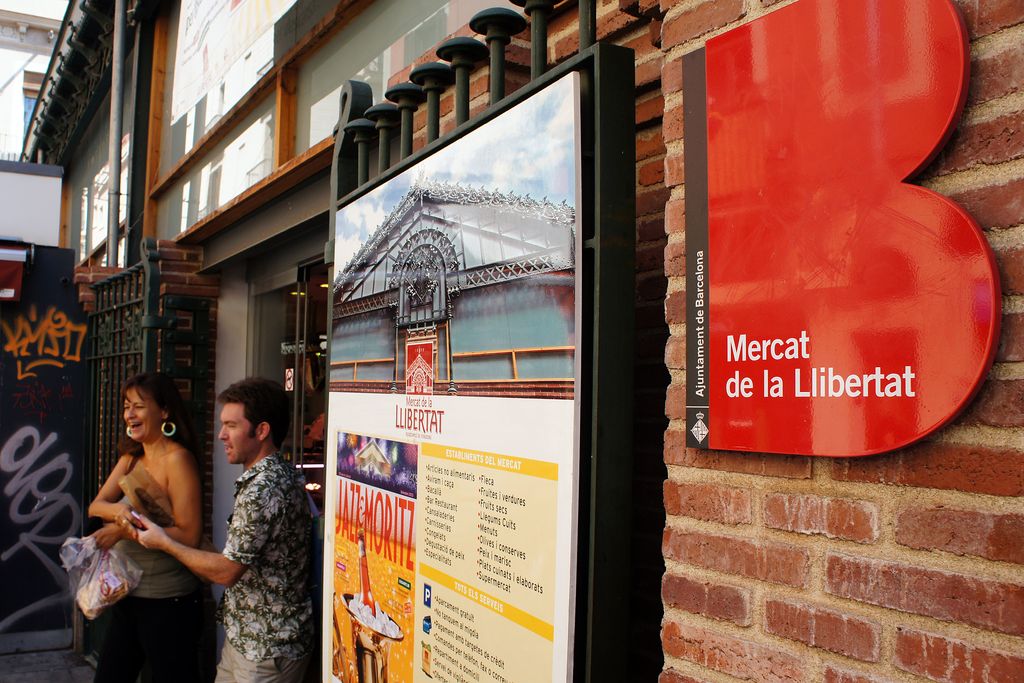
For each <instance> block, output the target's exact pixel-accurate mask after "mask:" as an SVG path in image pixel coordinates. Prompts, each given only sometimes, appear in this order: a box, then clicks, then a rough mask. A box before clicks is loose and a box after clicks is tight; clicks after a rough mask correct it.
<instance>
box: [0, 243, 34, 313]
mask: <svg viewBox="0 0 1024 683" xmlns="http://www.w3.org/2000/svg"><path fill="white" fill-rule="evenodd" d="M27 255H28V252H27V251H26V250H25V249H19V248H6V247H0V301H21V276H22V273H23V271H24V270H25V260H26V259H27Z"/></svg>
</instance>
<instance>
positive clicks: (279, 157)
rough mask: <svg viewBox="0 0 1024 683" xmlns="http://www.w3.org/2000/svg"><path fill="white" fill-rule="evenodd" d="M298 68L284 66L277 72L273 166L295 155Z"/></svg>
mask: <svg viewBox="0 0 1024 683" xmlns="http://www.w3.org/2000/svg"><path fill="white" fill-rule="evenodd" d="M297 82H298V70H297V69H295V68H294V67H291V66H286V67H284V68H283V69H281V70H280V71H278V72H277V99H276V101H275V103H274V168H275V169H276V168H280V166H281V164H283V163H285V162H286V161H288V160H289V159H291V158H292V157H293V156H295V121H296V99H297V98H296V97H295V93H296V90H297V88H296V84H297Z"/></svg>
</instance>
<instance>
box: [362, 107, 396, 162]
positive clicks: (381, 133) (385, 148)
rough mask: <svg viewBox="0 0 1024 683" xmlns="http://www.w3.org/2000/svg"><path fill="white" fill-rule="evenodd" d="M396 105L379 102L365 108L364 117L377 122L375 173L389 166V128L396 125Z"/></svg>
mask: <svg viewBox="0 0 1024 683" xmlns="http://www.w3.org/2000/svg"><path fill="white" fill-rule="evenodd" d="M400 116H401V115H400V114H399V113H398V107H396V106H395V105H393V104H391V103H390V102H380V103H379V104H375V105H373V106H372V107H370V108H369V109H367V110H366V118H368V119H370V120H371V121H373V122H374V123H375V124H377V136H378V138H377V173H378V174H380V173H383V172H384V171H386V170H388V169H389V168H391V129H392V128H394V127H395V126H397V125H398V119H399V117H400Z"/></svg>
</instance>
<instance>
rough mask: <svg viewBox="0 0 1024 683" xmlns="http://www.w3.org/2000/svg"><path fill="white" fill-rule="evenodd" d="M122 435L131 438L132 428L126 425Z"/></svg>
mask: <svg viewBox="0 0 1024 683" xmlns="http://www.w3.org/2000/svg"><path fill="white" fill-rule="evenodd" d="M124 433H125V434H127V435H128V438H129V439H130V438H132V426H131V425H128V426H127V427H125V428H124Z"/></svg>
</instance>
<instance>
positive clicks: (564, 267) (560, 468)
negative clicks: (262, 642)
mask: <svg viewBox="0 0 1024 683" xmlns="http://www.w3.org/2000/svg"><path fill="white" fill-rule="evenodd" d="M579 101H580V94H579V76H578V74H576V73H572V74H570V75H567V76H564V77H563V78H561V79H559V80H556V81H555V82H553V83H552V84H551V85H549V86H548V87H547V88H545V89H543V90H541V91H540V92H538V93H536V94H534V95H532V96H531V97H529V98H528V99H526V100H525V101H523V102H522V103H520V104H518V105H517V106H515V107H513V108H511V109H509V110H508V111H506V112H504V113H502V114H500V115H498V116H496V117H495V118H493V119H492V120H490V121H488V122H487V123H486V124H484V125H482V126H480V127H478V128H476V129H475V130H472V131H471V132H469V133H467V134H465V135H463V136H462V137H460V138H458V139H456V140H455V141H454V142H452V143H451V144H449V145H448V146H446V147H444V148H442V149H440V150H439V151H437V152H435V153H434V154H432V155H430V156H428V157H426V158H424V159H423V160H422V161H420V162H419V163H418V164H416V165H415V166H413V167H411V168H409V169H407V170H405V171H404V172H402V173H399V174H398V175H396V176H394V177H392V178H390V179H388V180H386V181H385V182H383V183H381V184H379V185H377V186H376V187H375V188H373V189H371V190H370V191H368V192H366V193H365V194H363V195H361V196H359V197H358V198H357V199H355V200H353V201H351V202H349V203H348V204H346V205H345V206H343V207H342V208H340V209H339V210H338V212H337V216H336V226H337V227H336V233H335V235H334V239H335V245H336V251H335V258H334V264H335V268H336V275H335V279H334V281H333V284H332V306H333V317H332V333H331V334H332V337H331V375H330V395H329V409H328V434H329V444H330V447H329V449H328V458H327V467H328V472H329V474H328V478H327V482H328V495H327V501H326V504H327V510H328V511H330V512H329V513H328V519H330V518H331V517H332V516H333V520H334V524H333V529H334V531H333V536H331V535H330V534H328V541H327V543H328V545H327V551H326V552H325V564H326V566H325V572H324V582H325V587H326V588H325V602H324V607H325V609H324V634H325V635H324V647H323V652H324V669H323V670H324V675H325V680H330V681H333V682H335V683H339V682H343V683H356V682H357V681H375V682H378V683H386V682H388V681H390V682H391V683H406V682H410V681H415V682H418V683H428V682H429V681H437V680H441V681H509V682H512V681H538V682H539V681H562V682H564V681H567V680H569V679H570V677H571V668H572V654H571V653H572V646H571V644H572V635H571V634H572V627H573V624H574V623H575V622H574V619H575V615H574V609H575V574H576V571H575V563H576V556H575V553H576V528H577V523H578V522H577V514H576V510H577V495H578V492H577V479H578V476H577V461H578V453H577V444H578V439H579V428H578V419H579V418H578V406H577V402H578V386H579V382H578V377H579V354H578V353H577V338H578V337H577V330H578V329H579V327H580V300H581V298H580V297H578V296H577V291H578V289H579V276H578V272H577V267H576V264H577V260H578V253H579V250H580V248H581V245H580V237H579V235H580V231H579V229H578V215H579V214H578V211H577V206H578V203H579V199H578V194H579V184H578V179H579V177H580V174H579V171H578V165H579V157H580V153H579V149H578V145H577V139H576V136H577V131H579V129H580V120H579V116H580V115H579V110H578V103H579ZM524 130H529V131H531V132H532V134H531V135H529V136H524V135H522V131H524ZM538 140H543V141H544V144H543V145H540V146H538V143H537V141H538ZM495 150H500V154H495Z"/></svg>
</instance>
